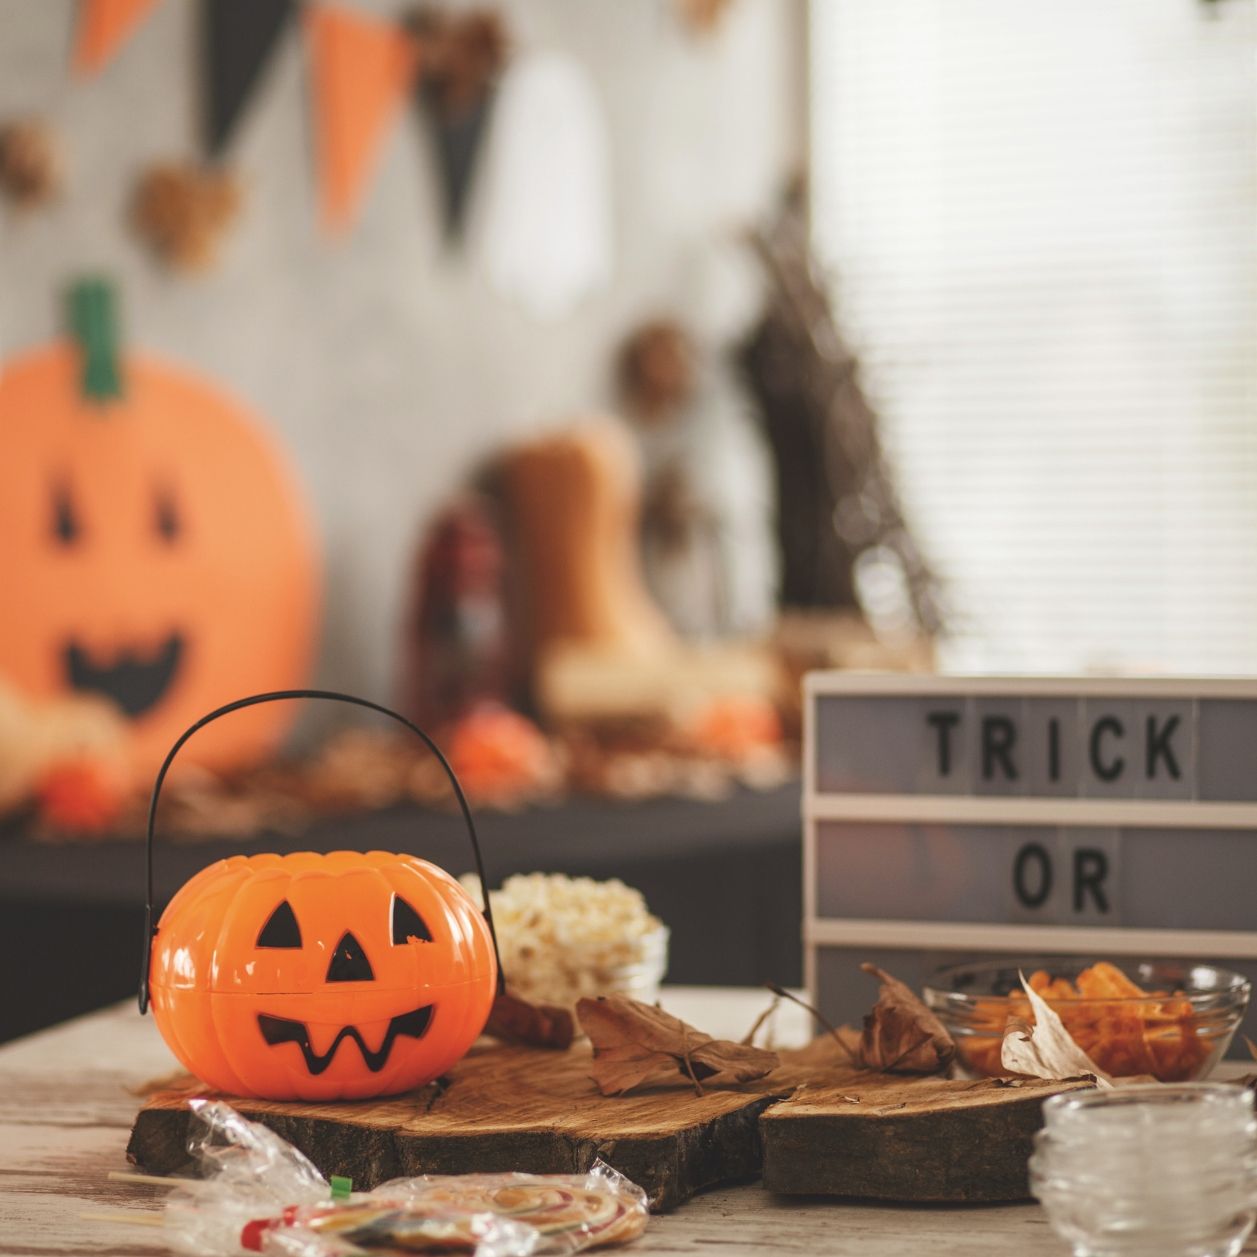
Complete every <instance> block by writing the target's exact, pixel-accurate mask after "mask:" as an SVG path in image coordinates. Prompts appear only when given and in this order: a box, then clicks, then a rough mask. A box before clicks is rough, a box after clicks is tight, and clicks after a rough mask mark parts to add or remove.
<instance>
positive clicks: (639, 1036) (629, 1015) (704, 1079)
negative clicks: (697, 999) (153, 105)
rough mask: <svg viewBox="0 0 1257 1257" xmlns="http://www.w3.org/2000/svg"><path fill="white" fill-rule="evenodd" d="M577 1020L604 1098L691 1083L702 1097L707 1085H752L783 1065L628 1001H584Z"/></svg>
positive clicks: (660, 1011) (611, 997)
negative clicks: (590, 1047)
mask: <svg viewBox="0 0 1257 1257" xmlns="http://www.w3.org/2000/svg"><path fill="white" fill-rule="evenodd" d="M576 1016H577V1018H578V1020H579V1021H580V1025H581V1029H582V1030H583V1031H584V1032H585V1033H586V1034H587V1035H588V1036H589V1041H590V1042H591V1043H592V1044H593V1047H594V1065H593V1071H592V1073H591V1074H590V1077H591V1078H592V1079H593V1080H594V1082H595V1083H596V1084H597V1085H598V1090H599V1091H601V1092H602V1094H603V1095H605V1096H614V1095H624V1094H625V1093H626V1092H628V1091H633V1090H635V1089H636V1088H638V1087H657V1086H666V1085H669V1084H676V1083H679V1082H684V1081H686V1080H688V1081H689V1082H690V1083H691V1084H692V1085H693V1087H694V1090H695V1092H696V1093H697V1094H698V1095H702V1094H703V1084H704V1083H706V1084H707V1085H709V1086H724V1085H730V1084H736V1083H743V1082H753V1081H754V1080H755V1079H757V1078H763V1077H764V1075H765V1074H769V1073H771V1072H772V1071H773V1070H774V1069H776V1068H777V1066H778V1065H779V1064H780V1058H779V1057H778V1055H777V1053H776V1052H766V1051H764V1050H763V1049H762V1048H757V1047H750V1046H749V1045H746V1044H742V1043H730V1042H727V1041H726V1040H723V1039H713V1038H712V1037H711V1036H710V1035H707V1034H703V1033H702V1031H700V1030H695V1029H694V1027H693V1026H689V1025H686V1023H685V1022H683V1021H681V1020H680V1019H679V1018H676V1017H673V1016H672V1015H671V1014H669V1013H665V1012H664V1011H663V1009H661V1008H656V1007H654V1006H653V1005H650V1004H641V1003H639V1002H638V1001H637V1000H633V999H629V998H628V996H626V995H607V996H604V997H602V998H600V999H583V1000H581V1001H580V1002H579V1003H578V1004H577V1005H576Z"/></svg>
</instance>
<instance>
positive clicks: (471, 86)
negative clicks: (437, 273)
mask: <svg viewBox="0 0 1257 1257" xmlns="http://www.w3.org/2000/svg"><path fill="white" fill-rule="evenodd" d="M411 30H412V31H413V32H414V34H415V37H416V38H417V39H418V40H419V41H420V46H421V47H422V49H423V77H422V81H421V82H420V85H419V91H418V93H417V96H416V103H417V104H418V106H419V112H420V114H421V116H422V117H423V120H424V123H425V128H426V130H427V131H428V133H429V135H430V137H431V141H432V149H433V153H434V156H435V158H436V168H437V173H438V175H439V176H440V180H441V193H442V197H441V200H442V210H443V215H444V220H445V235H446V239H447V240H449V241H451V242H455V243H456V242H458V241H459V240H460V239H461V238H462V234H463V223H464V220H465V218H466V215H467V208H468V202H469V196H470V193H471V184H472V178H473V176H474V175H475V172H476V166H477V159H478V156H479V153H480V149H481V147H482V145H483V142H484V138H485V133H486V131H487V129H488V125H489V116H490V113H491V112H492V109H493V99H494V89H495V86H496V84H497V81H498V78H499V77H500V76H501V73H502V70H503V68H504V67H505V65H506V63H507V60H508V58H509V55H510V38H509V36H508V34H507V31H506V25H505V23H504V22H503V20H502V17H501V15H500V14H498V13H496V12H494V11H493V10H489V9H473V10H471V11H470V12H467V13H451V12H448V11H446V10H442V9H435V8H425V9H421V10H419V11H418V13H416V14H415V15H414V16H413V17H412V19H411Z"/></svg>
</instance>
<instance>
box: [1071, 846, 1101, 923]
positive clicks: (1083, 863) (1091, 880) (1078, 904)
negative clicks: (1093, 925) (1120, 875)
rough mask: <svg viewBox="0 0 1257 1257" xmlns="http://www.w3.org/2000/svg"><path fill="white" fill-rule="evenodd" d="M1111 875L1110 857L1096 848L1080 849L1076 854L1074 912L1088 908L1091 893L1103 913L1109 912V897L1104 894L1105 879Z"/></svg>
mask: <svg viewBox="0 0 1257 1257" xmlns="http://www.w3.org/2000/svg"><path fill="white" fill-rule="evenodd" d="M1108 875H1109V857H1108V856H1107V855H1105V854H1104V852H1103V851H1097V850H1096V849H1095V848H1094V847H1079V848H1078V849H1077V850H1076V851H1075V852H1074V911H1075V912H1081V911H1082V910H1083V908H1084V907H1086V898H1087V895H1086V892H1087V891H1090V892H1091V895H1092V897H1093V898H1094V899H1095V901H1096V907H1097V908H1099V909H1100V911H1101V912H1107V911H1108V910H1109V897H1108V896H1107V895H1106V894H1105V893H1104V879H1105V878H1106V877H1108Z"/></svg>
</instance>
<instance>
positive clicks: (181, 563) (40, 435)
mask: <svg viewBox="0 0 1257 1257" xmlns="http://www.w3.org/2000/svg"><path fill="white" fill-rule="evenodd" d="M122 367H123V369H122V375H123V380H122V395H121V396H119V397H117V398H113V399H110V400H101V399H100V398H99V397H88V396H84V390H85V389H86V388H87V387H88V384H89V383H90V381H89V380H87V379H86V377H85V376H84V364H83V359H82V358H81V357H80V354H79V353H78V352H76V349H75V347H73V346H72V345H71V344H69V343H65V344H59V345H56V346H53V347H51V348H46V349H42V350H38V351H35V352H32V353H29V354H26V355H24V356H22V357H19V358H17V359H15V360H13V361H12V362H10V363H9V364H8V366H7V368H6V369H4V370H3V371H2V372H0V587H3V588H5V589H7V590H9V591H10V597H9V600H8V604H7V606H6V614H5V615H4V616H3V617H0V676H2V677H4V678H5V679H6V680H8V681H9V682H11V683H12V684H13V685H14V686H15V688H17V689H18V690H19V691H21V692H23V693H25V694H26V695H28V696H29V697H30V698H32V699H35V700H43V699H53V698H58V697H63V696H65V695H66V694H67V693H73V692H80V693H88V694H96V695H102V696H104V697H106V698H108V699H109V700H111V701H112V702H113V703H114V704H115V705H116V706H117V707H118V708H119V709H120V710H121V711H123V712H124V713H125V715H126V716H127V717H128V726H127V728H128V735H127V738H128V746H127V756H128V759H129V761H130V764H131V766H132V768H133V769H134V771H135V773H136V774H137V776H139V775H146V774H147V773H149V772H151V770H152V769H153V768H154V767H155V766H156V764H157V763H159V762H160V760H161V757H162V755H163V754H164V752H165V750H166V748H167V747H168V746H169V745H170V743H171V741H172V740H173V739H174V738H175V737H176V736H177V735H178V734H179V733H180V732H181V731H182V730H183V729H184V728H185V727H186V726H187V724H188V723H189V722H190V721H191V720H192V719H193V718H194V717H196V716H197V715H199V714H200V713H201V712H203V711H205V710H207V709H208V708H210V707H213V706H214V705H215V704H216V703H219V702H221V701H222V699H223V698H224V696H227V697H230V696H231V695H234V694H239V693H247V692H249V691H251V690H257V689H266V688H274V687H279V686H286V685H292V684H298V683H300V682H301V681H302V680H304V678H305V675H306V672H307V668H308V665H309V663H310V660H311V655H312V651H313V644H314V630H315V617H316V608H317V602H318V590H317V577H316V564H315V553H314V546H313V542H312V539H311V535H310V530H309V526H308V522H307V518H306V514H305V511H304V509H303V507H302V505H301V503H300V501H299V498H298V494H297V490H296V486H295V484H294V482H293V479H292V477H291V475H290V473H289V471H288V469H287V468H286V467H285V466H284V464H283V462H282V461H281V459H280V457H279V456H278V454H277V452H276V451H275V450H274V449H273V448H272V447H271V445H270V443H269V442H268V441H267V440H266V439H265V438H264V437H263V435H262V433H261V432H260V431H259V429H258V426H257V424H256V421H255V420H254V418H253V417H252V416H251V415H250V414H249V413H248V412H247V411H246V410H244V408H243V407H241V406H240V405H239V404H238V403H237V402H235V401H234V400H232V399H229V398H228V397H225V396H224V395H223V394H221V393H219V392H218V391H217V390H215V389H213V388H212V387H210V386H209V385H208V384H206V383H203V382H201V381H200V380H198V379H196V378H195V377H193V376H191V375H189V374H185V373H183V372H180V371H177V370H174V369H172V368H170V367H168V366H165V365H160V364H158V363H156V362H154V361H151V360H148V359H142V358H140V359H137V358H135V357H131V358H128V359H125V360H124V361H123V364H122ZM290 719H291V712H290V711H289V710H288V709H287V708H280V707H269V708H260V709H258V710H256V711H250V712H247V713H244V714H242V716H241V717H240V719H239V721H238V722H236V723H235V724H234V725H233V726H232V727H231V728H230V729H222V730H220V729H217V728H216V729H212V730H208V731H207V732H206V734H205V737H204V738H203V739H200V740H198V743H197V745H196V746H195V747H194V748H193V749H192V752H191V755H190V757H189V758H192V759H195V760H197V761H198V762H200V763H201V764H203V765H206V766H208V767H212V768H230V767H233V766H237V765H241V764H245V763H248V762H250V761H253V760H256V759H258V758H259V757H261V756H263V755H264V754H265V753H267V752H269V751H270V750H272V749H273V747H274V746H275V745H276V743H277V742H278V740H279V738H280V737H281V735H282V733H283V731H284V729H285V728H286V727H287V723H288V721H289V720H290Z"/></svg>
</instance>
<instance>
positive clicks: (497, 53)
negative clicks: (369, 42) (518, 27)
mask: <svg viewBox="0 0 1257 1257" xmlns="http://www.w3.org/2000/svg"><path fill="white" fill-rule="evenodd" d="M408 25H409V28H410V30H411V32H412V33H413V34H414V36H415V38H416V39H417V40H418V41H419V45H420V47H421V49H422V53H423V84H424V89H425V91H427V92H428V93H430V95H431V97H432V98H433V99H434V100H436V101H437V103H439V105H440V106H441V108H442V110H443V111H444V112H445V113H446V114H447V115H457V114H460V113H464V112H466V111H467V110H469V109H472V108H474V107H475V106H476V105H477V104H478V103H479V102H480V101H482V100H483V99H484V98H485V97H486V96H487V95H488V93H489V91H490V90H491V89H492V87H493V84H494V83H495V82H496V81H497V78H498V76H499V75H500V74H501V73H502V70H503V69H504V67H505V66H506V62H507V59H508V58H509V56H510V39H509V37H508V35H507V30H506V24H505V23H504V22H503V20H502V18H501V16H500V15H499V14H497V13H495V12H494V11H493V10H491V9H474V10H472V11H471V12H469V13H466V14H462V15H453V14H450V13H447V12H446V11H445V10H443V9H440V8H437V7H435V6H432V5H423V6H421V7H420V8H418V9H416V10H415V11H414V12H413V13H412V14H411V16H410V19H409V22H408Z"/></svg>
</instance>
